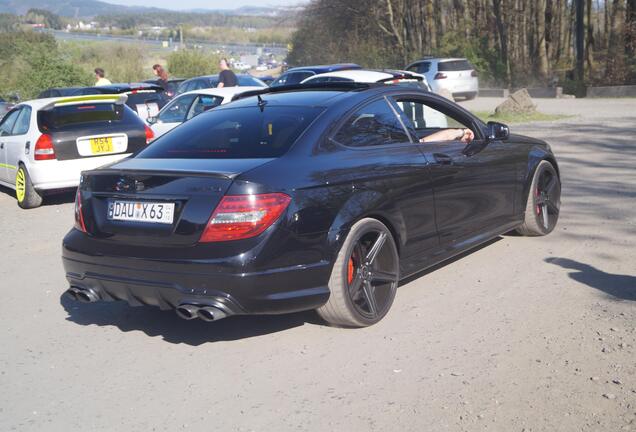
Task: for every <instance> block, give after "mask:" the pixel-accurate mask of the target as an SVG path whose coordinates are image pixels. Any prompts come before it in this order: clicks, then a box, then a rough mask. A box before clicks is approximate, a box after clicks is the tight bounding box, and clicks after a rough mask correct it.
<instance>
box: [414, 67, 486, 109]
mask: <svg viewBox="0 0 636 432" xmlns="http://www.w3.org/2000/svg"><path fill="white" fill-rule="evenodd" d="M406 70H408V71H411V72H416V73H418V74H422V75H424V76H425V77H426V79H427V81H428V83H429V85H430V86H431V89H432V90H433V92H435V93H442V92H444V91H447V92H449V93H450V94H451V95H452V96H453V99H457V98H462V97H463V98H466V99H474V98H475V97H477V94H478V93H479V79H478V78H477V71H476V70H475V68H474V67H473V65H471V64H470V62H469V61H468V60H466V59H464V58H433V57H430V58H428V57H427V58H424V59H422V60H418V61H416V62H413V63H411V64H410V65H408V66H407V67H406Z"/></svg>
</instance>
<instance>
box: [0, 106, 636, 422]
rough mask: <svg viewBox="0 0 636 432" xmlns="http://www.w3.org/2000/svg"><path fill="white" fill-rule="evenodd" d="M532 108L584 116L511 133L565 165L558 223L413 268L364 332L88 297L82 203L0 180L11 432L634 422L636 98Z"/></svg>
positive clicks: (309, 318) (1, 405) (2, 318)
mask: <svg viewBox="0 0 636 432" xmlns="http://www.w3.org/2000/svg"><path fill="white" fill-rule="evenodd" d="M498 101H499V100H497V99H491V98H481V99H477V100H475V101H471V102H467V103H465V104H464V105H465V106H467V107H469V108H470V109H475V110H489V109H493V108H494V106H495V105H496V104H497V102H498ZM535 102H537V103H538V104H539V109H540V110H541V111H542V112H545V113H558V114H568V115H571V116H573V117H569V118H567V119H564V120H561V121H557V122H541V123H533V124H525V125H514V126H513V127H512V131H513V132H519V133H524V134H529V135H532V136H536V137H539V138H543V139H546V140H548V141H549V142H550V143H551V145H552V147H553V149H554V151H555V153H556V155H557V157H558V160H559V162H560V167H561V172H562V177H563V187H564V189H563V197H562V201H563V204H562V209H561V220H560V223H559V225H558V226H557V229H556V230H555V232H554V233H553V234H552V235H550V236H548V237H544V238H524V237H518V236H513V235H508V236H503V237H500V238H498V239H496V240H495V241H493V242H491V243H490V244H488V245H486V246H485V247H482V248H480V249H478V250H476V251H473V252H472V253H470V254H466V255H465V256H463V257H461V258H460V259H457V260H454V261H453V262H451V263H448V264H446V265H444V266H439V267H438V268H436V269H434V270H433V271H429V272H427V273H425V274H421V275H419V276H418V277H416V278H411V279H410V280H409V281H406V282H405V283H403V284H402V286H401V288H400V289H399V290H398V295H397V299H396V303H395V304H394V306H393V308H392V310H391V312H390V314H389V315H388V316H387V317H386V318H385V319H384V320H383V321H382V322H381V323H380V324H378V325H376V326H374V327H371V328H366V329H360V330H343V329H337V328H330V327H326V326H324V325H323V324H322V323H321V322H320V321H319V319H318V318H317V317H316V316H315V315H314V314H313V313H300V314H293V315H287V316H271V317H267V316H266V317H233V318H228V319H226V320H223V321H220V322H218V323H211V324H208V323H205V322H201V321H198V320H197V321H194V322H193V321H183V320H181V319H179V318H178V317H177V316H176V315H175V314H174V313H169V312H161V311H159V310H156V309H153V308H149V307H144V308H130V307H128V306H127V305H125V304H118V303H99V304H87V305H85V304H76V303H74V302H71V301H69V300H67V299H66V298H63V297H62V293H63V292H64V290H65V289H66V288H67V286H66V281H65V278H64V273H63V270H62V266H61V259H60V244H61V239H62V237H63V235H64V234H65V233H66V232H67V230H68V229H69V228H70V227H71V225H72V220H73V204H72V201H73V195H72V194H71V195H68V194H65V195H60V196H57V197H55V198H54V199H52V200H49V203H48V205H44V206H42V207H40V208H37V209H34V210H28V211H25V210H20V209H19V208H18V206H17V205H16V202H15V199H14V197H13V194H12V192H11V191H9V190H8V189H0V214H1V215H2V216H1V228H0V229H1V231H2V246H1V247H0V251H1V255H2V265H1V266H0V287H1V290H2V295H3V298H2V305H1V306H0V329H1V330H0V346H1V347H2V348H1V349H0V389H2V391H1V392H0V430H2V431H9V430H18V431H94V430H95V431H151V430H157V431H161V430H170V431H175V430H206V431H210V430H220V431H229V430H237V431H252V430H254V431H272V430H277V431H284V430H308V431H328V430H334V431H357V430H364V431H374V430H378V431H421V430H432V431H441V430H450V431H463V430H466V431H475V430H497V431H524V430H525V431H527V432H529V431H581V430H583V431H601V430H603V431H620V430H636V361H635V359H636V356H635V353H636V307H635V305H636V303H635V302H636V265H635V262H636V249H635V246H636V245H635V241H634V240H635V238H636V226H635V221H636V205H635V204H636V100H634V99H613V100H603V99H590V100H537V101H535Z"/></svg>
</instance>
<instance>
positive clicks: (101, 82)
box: [95, 68, 112, 87]
mask: <svg viewBox="0 0 636 432" xmlns="http://www.w3.org/2000/svg"><path fill="white" fill-rule="evenodd" d="M104 75H105V73H104V69H102V68H95V79H96V80H97V82H96V83H95V87H99V86H106V85H111V84H112V83H111V82H110V80H109V79H108V78H105V77H104Z"/></svg>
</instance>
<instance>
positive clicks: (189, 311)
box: [176, 304, 199, 320]
mask: <svg viewBox="0 0 636 432" xmlns="http://www.w3.org/2000/svg"><path fill="white" fill-rule="evenodd" d="M198 311H199V307H198V306H195V305H191V304H180V305H179V306H177V309H176V312H177V315H179V318H183V319H184V320H192V319H195V318H196V317H197V316H198V314H197V312H198Z"/></svg>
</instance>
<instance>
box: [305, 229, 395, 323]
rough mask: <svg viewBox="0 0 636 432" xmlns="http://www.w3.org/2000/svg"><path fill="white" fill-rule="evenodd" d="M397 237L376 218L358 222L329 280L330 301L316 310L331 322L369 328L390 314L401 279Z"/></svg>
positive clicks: (345, 243) (351, 231)
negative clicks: (395, 238) (394, 237)
mask: <svg viewBox="0 0 636 432" xmlns="http://www.w3.org/2000/svg"><path fill="white" fill-rule="evenodd" d="M399 268H400V267H399V260H398V253H397V247H396V246H395V240H393V236H392V235H391V232H390V231H389V229H388V228H387V227H386V226H385V225H384V224H383V223H381V222H380V221H378V220H377V219H371V218H365V219H362V220H360V221H358V222H356V223H355V224H354V225H353V226H352V227H351V230H350V231H349V235H348V236H347V238H346V240H345V241H344V243H343V245H342V247H341V248H340V251H339V252H338V256H337V258H336V262H335V263H334V266H333V269H332V271H331V277H330V279H329V290H330V291H331V294H330V296H329V300H328V301H327V303H325V304H324V305H323V306H321V307H320V308H318V309H317V312H318V314H319V315H320V316H321V317H322V318H323V319H324V320H325V321H327V322H328V323H330V324H333V325H337V326H342V327H367V326H370V325H373V324H375V323H377V322H378V321H380V320H381V319H382V318H384V316H385V315H386V314H387V313H388V311H389V309H390V308H391V305H392V304H393V300H394V299H395V293H396V291H397V285H398V281H399V278H400V275H399V272H400V270H399Z"/></svg>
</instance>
